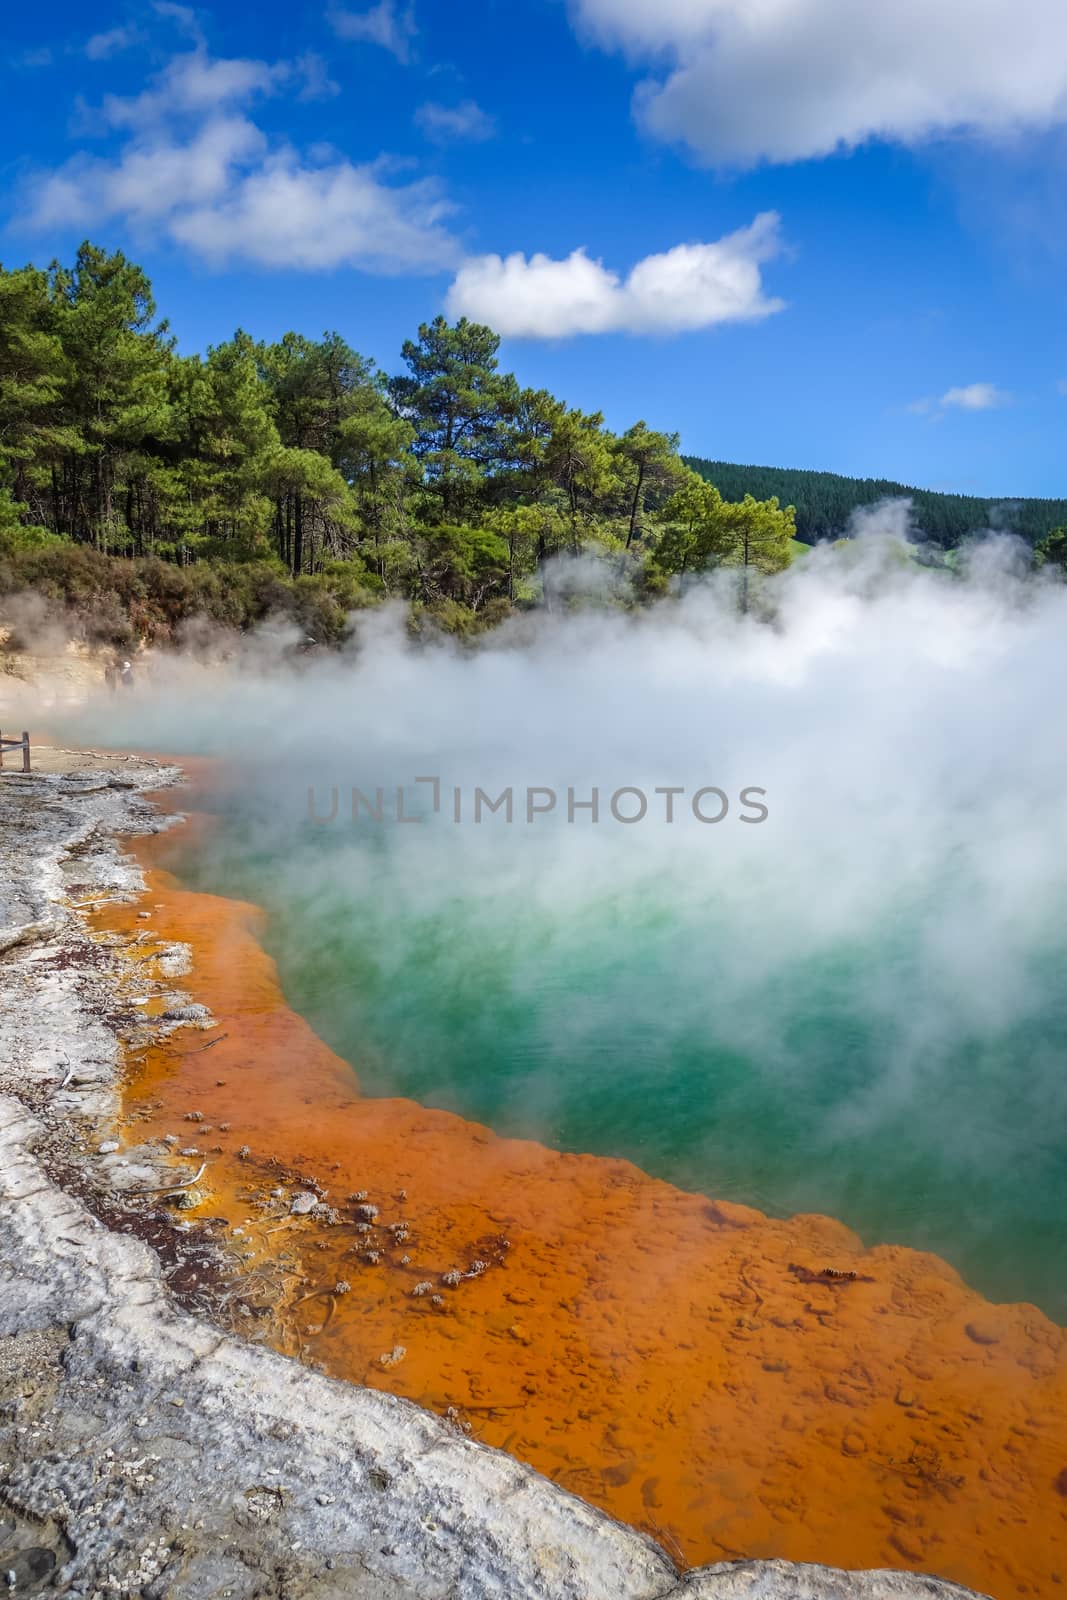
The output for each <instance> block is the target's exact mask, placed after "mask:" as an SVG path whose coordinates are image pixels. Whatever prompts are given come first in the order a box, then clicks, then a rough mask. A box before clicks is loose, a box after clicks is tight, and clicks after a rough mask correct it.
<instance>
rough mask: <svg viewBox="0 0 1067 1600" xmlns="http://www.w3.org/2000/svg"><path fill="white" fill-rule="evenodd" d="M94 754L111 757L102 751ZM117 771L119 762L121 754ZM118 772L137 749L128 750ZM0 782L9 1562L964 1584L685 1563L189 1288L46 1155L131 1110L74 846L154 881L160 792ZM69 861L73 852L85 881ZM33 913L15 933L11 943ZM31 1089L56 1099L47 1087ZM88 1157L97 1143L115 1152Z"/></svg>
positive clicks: (835, 1592)
mask: <svg viewBox="0 0 1067 1600" xmlns="http://www.w3.org/2000/svg"><path fill="white" fill-rule="evenodd" d="M77 770H78V771H83V772H87V771H91V772H92V773H93V774H94V775H97V776H98V775H99V774H100V771H101V763H100V761H99V759H98V758H93V760H92V761H86V762H84V763H82V765H81V766H80V768H78V769H77ZM104 771H105V772H106V771H107V768H106V767H105V768H104ZM111 771H112V774H114V771H115V769H114V768H112V769H111ZM158 781H159V780H158V775H154V774H153V772H152V770H151V768H150V767H149V766H148V765H147V764H145V765H141V766H138V765H136V764H132V765H130V766H129V767H126V768H123V769H122V781H121V786H116V787H111V786H110V785H109V784H108V783H106V782H105V783H102V784H100V785H99V786H98V787H89V786H84V787H82V788H80V789H78V790H77V792H76V793H75V792H72V791H73V789H74V785H73V784H72V782H71V781H70V779H69V778H64V777H63V776H61V775H60V774H58V773H53V774H51V775H48V774H42V775H41V776H40V777H38V778H36V779H35V780H34V781H33V782H29V783H22V784H14V783H11V782H9V781H7V780H6V779H3V780H0V884H3V885H4V889H5V893H6V904H5V905H4V906H3V907H0V951H5V952H6V953H4V954H3V955H0V1018H2V1021H3V1031H2V1036H0V1041H2V1042H0V1086H2V1088H3V1090H4V1091H6V1092H0V1456H2V1459H0V1567H2V1568H3V1569H4V1571H5V1572H10V1573H12V1574H13V1575H14V1576H15V1579H16V1582H15V1585H14V1587H11V1585H10V1579H8V1583H9V1592H11V1593H12V1594H14V1595H26V1594H32V1593H40V1592H43V1591H44V1590H45V1589H47V1590H48V1591H49V1592H51V1593H66V1594H70V1595H74V1596H84V1597H85V1600H96V1597H100V1600H104V1597H107V1596H113V1595H119V1596H121V1595H140V1596H145V1597H146V1600H224V1597H233V1600H253V1597H259V1596H278V1597H279V1600H281V1597H285V1600H341V1597H342V1596H343V1597H346V1600H410V1597H416V1596H417V1597H419V1600H445V1597H449V1600H452V1597H455V1600H481V1597H483V1596H484V1597H500V1600H512V1597H514V1600H527V1597H528V1600H534V1597H539V1596H540V1597H545V1600H654V1597H655V1600H681V1597H687V1600H852V1597H864V1600H890V1597H892V1600H920V1597H924V1600H965V1597H966V1596H967V1595H968V1594H969V1591H965V1590H963V1589H960V1588H957V1587H956V1586H955V1585H952V1584H948V1583H943V1582H940V1581H938V1580H937V1579H935V1578H925V1577H920V1576H914V1575H911V1574H907V1573H899V1572H869V1573H844V1572H837V1571H833V1570H831V1569H829V1568H824V1567H812V1566H793V1565H790V1564H789V1563H786V1562H738V1563H730V1564H726V1565H722V1566H715V1567H707V1568H704V1569H702V1570H701V1571H699V1572H693V1573H690V1574H688V1575H687V1576H685V1577H681V1576H680V1575H679V1574H678V1572H677V1571H676V1569H675V1567H674V1566H673V1564H672V1563H671V1562H670V1561H669V1560H668V1558H667V1556H666V1555H665V1554H664V1553H663V1552H662V1551H661V1550H660V1549H659V1548H658V1547H657V1546H655V1545H654V1544H652V1543H651V1542H650V1541H648V1540H647V1539H645V1538H643V1537H642V1536H641V1535H640V1534H638V1533H636V1532H634V1531H633V1530H632V1529H629V1528H626V1527H623V1526H621V1525H620V1524H618V1523H616V1522H613V1521H612V1520H611V1519H610V1518H609V1517H607V1516H605V1515H604V1514H603V1513H601V1512H599V1511H596V1510H594V1509H593V1508H592V1507H591V1506H588V1505H586V1504H585V1503H584V1502H582V1501H580V1500H578V1499H576V1498H574V1497H573V1496H572V1495H569V1494H567V1493H566V1492H565V1491H563V1490H562V1489H559V1488H558V1487H556V1486H555V1485H554V1484H552V1483H550V1482H549V1481H548V1480H547V1479H545V1478H542V1477H541V1476H540V1475H539V1474H537V1473H535V1472H533V1471H532V1470H531V1469H529V1468H527V1467H524V1466H522V1465H521V1464H520V1463H518V1462H517V1461H515V1460H513V1459H512V1458H511V1457H509V1456H506V1455H504V1454H502V1453H500V1452H499V1451H495V1450H490V1449H488V1448H486V1447H485V1446H483V1445H480V1444H477V1443H475V1442H472V1441H471V1440H469V1439H467V1438H465V1437H463V1436H462V1435H461V1434H460V1433H458V1432H456V1431H455V1430H453V1429H452V1428H450V1427H449V1426H448V1425H447V1424H445V1423H444V1422H442V1421H440V1420H439V1419H438V1418H436V1417H434V1416H432V1415H430V1414H429V1413H427V1412H424V1411H422V1410H420V1409H419V1408H418V1407H417V1406H414V1405H412V1404H410V1403H409V1402H407V1401H404V1400H399V1399H396V1398H394V1397H392V1396H389V1395H385V1394H380V1393H377V1392H375V1391H373V1390H368V1389H361V1388H358V1387H356V1386H354V1385H350V1384H345V1383H340V1382H336V1381H333V1380H331V1379H329V1378H326V1377H324V1376H322V1375H321V1374H319V1373H317V1372H314V1371H311V1370H309V1369H307V1368H305V1367H303V1366H301V1365H299V1364H298V1363H296V1362H293V1361H290V1360H288V1359H286V1358H285V1357H283V1356H280V1355H277V1354H275V1353H273V1352H271V1351H268V1350H265V1349H263V1348H262V1347H259V1346H253V1345H249V1344H244V1343H242V1342H240V1341H239V1340H238V1339H236V1338H234V1337H232V1336H230V1335H227V1334H223V1333H220V1331H219V1330H218V1329H216V1328H213V1327H212V1326H210V1325H209V1324H207V1323H205V1322H203V1321H200V1320H198V1319H196V1318H195V1317H193V1316H191V1315H189V1314H188V1313H186V1312H184V1311H182V1310H181V1309H180V1308H178V1307H177V1306H176V1305H175V1304H174V1302H173V1300H172V1299H171V1297H170V1295H169V1293H168V1291H167V1289H166V1286H165V1283H164V1281H163V1277H162V1273H161V1268H160V1264H159V1261H158V1259H157V1257H156V1256H155V1254H154V1253H153V1252H152V1251H151V1250H150V1249H149V1248H148V1246H146V1245H144V1244H142V1243H141V1242H139V1241H138V1240H137V1239H135V1238H133V1237H132V1236H130V1235H128V1234H120V1233H114V1232H111V1231H109V1230H108V1229H107V1228H106V1227H104V1226H103V1225H102V1224H101V1223H100V1222H98V1221H97V1220H96V1218H95V1217H94V1216H92V1215H91V1214H90V1212H89V1211H88V1210H87V1209H86V1207H85V1205H83V1203H82V1202H81V1200H79V1199H78V1198H76V1197H75V1196H74V1195H72V1194H70V1193H67V1192H66V1191H65V1190H64V1189H63V1188H61V1187H59V1186H58V1185H57V1184H56V1183H55V1182H53V1181H52V1180H51V1179H50V1177H49V1176H48V1174H47V1172H46V1171H45V1168H44V1166H43V1165H42V1161H41V1160H40V1159H39V1155H38V1152H39V1151H40V1149H41V1147H42V1145H43V1144H44V1143H45V1142H46V1141H47V1140H48V1139H49V1138H50V1136H51V1135H52V1134H54V1132H55V1129H56V1127H57V1126H58V1124H59V1123H60V1122H61V1121H62V1122H65V1123H67V1124H68V1125H69V1124H70V1119H71V1118H72V1117H74V1118H91V1119H94V1120H93V1121H92V1122H91V1123H90V1122H89V1121H86V1123H85V1127H86V1141H87V1150H89V1151H92V1152H95V1149H96V1144H94V1143H93V1135H94V1133H95V1136H96V1138H97V1141H98V1139H99V1137H100V1134H99V1132H98V1131H97V1130H98V1127H99V1123H98V1120H97V1119H99V1117H100V1115H101V1114H102V1113H103V1114H106V1113H107V1110H108V1108H109V1107H110V1108H111V1109H112V1110H113V1109H114V1104H115V1102H114V1068H115V1065H116V1063H117V1059H118V1046H117V1041H116V1039H115V1037H114V1035H113V1034H112V1033H111V1032H110V1031H109V1029H108V1026H107V1023H106V1021H105V1020H104V1019H103V1018H102V1016H101V1006H100V999H101V993H100V986H101V984H102V983H105V982H106V977H101V975H100V973H99V972H89V971H84V970H80V969H79V966H78V963H77V962H72V963H66V962H63V961H59V962H57V961H55V960H52V961H49V960H48V959H47V957H48V955H49V952H51V954H52V955H54V954H55V953H56V952H57V951H59V952H63V951H67V952H69V951H70V950H71V949H72V948H73V947H74V945H76V944H78V943H79V941H80V942H82V944H84V940H85V934H84V931H83V930H82V927H81V922H80V918H79V917H78V916H77V914H76V913H75V912H74V911H72V910H71V909H70V907H69V905H68V903H67V899H66V897H65V892H64V880H63V872H62V868H63V863H64V859H65V858H66V857H67V856H68V854H69V853H70V852H71V851H72V850H73V851H76V852H77V860H76V876H77V877H78V878H79V879H80V880H81V883H82V886H83V887H84V886H85V885H93V886H95V887H96V889H97V892H98V893H102V892H103V889H104V887H105V886H107V887H108V888H110V889H111V890H114V889H116V888H117V889H123V888H130V887H133V886H135V883H136V879H135V875H134V874H133V871H132V869H131V867H130V865H129V863H128V862H126V861H125V860H124V858H123V857H122V856H121V854H120V852H119V851H118V849H117V847H116V846H115V844H114V840H113V836H114V834H115V832H116V831H119V830H129V829H131V828H137V827H146V826H151V825H152V823H151V820H150V815H149V813H148V811H147V809H146V807H145V802H144V801H143V799H141V797H140V795H139V793H138V791H139V790H140V789H143V788H146V787H150V786H151V784H152V783H153V782H158ZM70 880H71V872H70V863H68V865H67V881H68V882H70ZM10 935H14V936H15V937H10ZM28 1106H32V1107H33V1109H32V1110H30V1109H27V1107H28ZM88 1159H90V1160H92V1159H97V1158H96V1157H95V1154H93V1155H91V1156H89V1158H88Z"/></svg>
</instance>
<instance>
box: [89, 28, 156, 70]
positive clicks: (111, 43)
mask: <svg viewBox="0 0 1067 1600" xmlns="http://www.w3.org/2000/svg"><path fill="white" fill-rule="evenodd" d="M141 38H142V35H141V30H140V29H139V28H135V27H134V26H133V24H132V23H127V24H125V25H124V26H122V27H119V28H108V30H107V31H106V32H105V33H94V34H93V36H92V38H91V39H87V40H86V43H85V54H86V55H87V56H88V57H89V60H90V61H107V60H109V59H110V57H111V56H115V55H118V54H119V52H120V51H122V50H129V49H130V47H131V46H132V45H135V44H139V43H140V42H141Z"/></svg>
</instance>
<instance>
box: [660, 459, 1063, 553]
mask: <svg viewBox="0 0 1067 1600" xmlns="http://www.w3.org/2000/svg"><path fill="white" fill-rule="evenodd" d="M683 460H684V461H685V462H686V463H687V465H689V466H690V467H692V468H693V470H694V471H695V472H699V473H700V474H701V475H702V476H703V477H705V478H709V479H710V480H711V481H712V483H714V484H715V486H716V488H717V489H719V490H720V492H721V493H722V495H723V496H724V498H725V499H727V500H740V499H743V497H744V496H745V495H746V494H751V495H754V496H755V497H756V499H757V500H766V499H768V498H769V497H770V496H771V495H777V496H778V499H779V500H780V501H781V503H782V505H792V506H796V509H797V533H798V535H799V537H800V538H801V539H803V540H804V541H805V542H806V543H808V544H814V543H816V541H817V540H819V539H837V538H840V537H841V535H842V534H843V533H844V532H845V531H846V529H847V526H848V519H849V517H850V516H851V514H852V512H853V511H854V510H855V509H856V507H857V506H868V505H872V504H873V503H874V502H875V501H878V500H889V499H898V498H900V497H901V496H907V497H908V498H909V499H911V500H912V501H913V502H914V506H915V522H916V528H917V531H918V532H919V533H920V534H921V535H922V536H923V537H924V538H925V539H928V540H929V541H930V542H931V543H933V544H939V545H942V546H943V547H944V548H945V549H951V548H952V547H953V546H954V545H958V544H959V543H960V541H961V540H963V539H965V538H966V537H967V535H968V534H971V533H976V532H981V531H983V530H984V529H987V528H991V527H992V528H1002V529H1004V530H1005V531H1008V532H1012V533H1018V534H1020V535H1021V536H1022V538H1024V539H1026V540H1027V542H1028V543H1030V544H1036V543H1037V541H1038V540H1039V539H1043V538H1044V537H1045V535H1046V533H1048V532H1049V531H1050V530H1051V529H1052V528H1058V527H1062V526H1063V525H1064V524H1067V500H1026V499H1023V500H994V499H988V500H983V499H978V498H977V497H975V496H973V495H965V494H939V493H937V492H936V491H935V490H933V489H914V488H912V487H911V486H910V485H908V484H904V483H892V482H891V481H890V480H889V479H886V478H845V477H842V476H841V475H840V474H839V473H836V472H809V471H805V470H803V469H800V468H795V467H746V466H739V465H738V464H737V463H736V462H731V461H705V460H704V459H702V458H701V457H700V456H684V457H683Z"/></svg>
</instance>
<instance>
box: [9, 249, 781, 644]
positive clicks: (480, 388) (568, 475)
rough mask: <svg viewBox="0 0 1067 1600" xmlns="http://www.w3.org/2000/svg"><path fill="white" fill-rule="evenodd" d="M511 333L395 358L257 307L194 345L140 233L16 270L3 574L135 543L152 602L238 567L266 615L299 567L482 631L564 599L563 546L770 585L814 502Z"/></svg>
mask: <svg viewBox="0 0 1067 1600" xmlns="http://www.w3.org/2000/svg"><path fill="white" fill-rule="evenodd" d="M498 348H499V339H498V337H497V335H496V334H495V333H493V331H492V330H491V329H489V328H487V327H483V326H480V325H477V324H474V323H471V322H468V321H466V320H465V319H464V320H460V321H459V322H457V323H456V324H454V325H450V324H449V323H448V322H446V321H445V320H444V319H443V318H441V317H438V318H437V319H436V320H435V321H433V322H431V323H428V324H424V325H423V326H422V327H420V328H419V330H418V334H417V337H416V338H414V339H411V340H409V341H407V342H406V343H405V344H404V346H403V348H402V351H401V368H402V370H401V371H400V372H399V373H398V374H395V375H388V374H386V373H383V372H382V371H380V370H379V369H378V368H377V367H376V366H375V364H374V363H373V362H371V361H370V360H368V359H367V358H365V357H364V356H361V355H359V354H358V353H357V352H356V351H355V350H353V349H352V348H351V347H350V346H349V345H348V344H347V343H346V341H345V340H344V338H343V337H342V336H341V335H340V334H338V333H327V334H325V335H324V336H323V337H322V338H321V339H318V340H313V339H308V338H305V337H304V336H303V335H301V334H297V333H287V334H286V335H285V336H284V337H283V338H281V339H280V340H278V341H277V342H276V343H270V344H268V343H263V342H257V341H256V340H255V339H254V338H253V337H252V336H251V335H250V334H248V333H246V332H244V331H242V330H238V331H237V332H236V333H235V334H234V336H233V338H232V339H229V340H228V341H226V342H225V343H223V344H219V345H216V346H214V347H212V348H210V349H209V350H208V351H207V352H206V353H205V354H203V355H200V354H193V355H182V354H180V353H179V352H178V349H177V346H176V342H175V339H174V337H173V336H172V334H171V331H170V329H169V326H168V324H167V322H166V321H162V320H159V319H158V318H157V312H156V305H155V302H154V299H153V295H152V288H151V284H150V282H149V279H148V277H147V275H146V274H145V272H144V271H143V269H142V268H141V267H139V266H138V265H136V264H135V263H134V262H132V261H129V260H128V259H127V258H126V257H125V256H124V255H123V254H122V253H120V252H114V253H108V252H106V251H104V250H102V249H100V248H98V247H96V246H94V245H92V244H89V243H86V244H83V245H82V247H81V248H80V249H79V251H78V252H77V256H76V259H75V261H74V263H73V265H71V266H63V265H61V264H59V263H53V264H52V265H51V266H50V267H48V268H47V269H40V268H36V267H33V266H27V267H20V268H15V269H4V268H3V267H0V558H2V559H3V561H4V562H5V563H6V569H5V570H6V574H7V576H6V577H5V576H4V574H3V573H0V582H3V583H5V584H6V585H7V586H8V587H10V585H11V583H12V582H14V581H16V579H18V578H19V577H20V575H21V580H22V581H25V579H26V575H27V574H29V575H30V577H31V578H33V577H34V575H36V580H37V581H39V582H41V583H42V584H43V585H44V586H45V587H46V588H48V586H49V585H51V586H52V587H53V588H55V587H56V586H57V585H58V586H59V587H60V588H62V585H63V581H64V574H67V575H69V574H70V573H73V574H75V576H76V578H77V581H79V582H82V583H85V584H89V585H90V586H91V585H92V584H93V583H99V582H102V581H103V580H102V579H101V578H100V574H101V572H103V571H104V570H105V568H104V566H102V563H112V564H113V563H115V561H116V558H117V559H118V560H120V561H125V562H128V563H132V566H131V567H130V568H129V569H126V570H124V572H123V574H122V575H121V577H115V576H114V568H113V567H112V568H110V569H109V570H111V571H112V578H111V579H110V580H108V581H110V582H112V584H113V585H114V586H116V592H117V591H118V590H121V591H122V593H123V595H124V596H125V595H127V591H129V595H128V596H127V599H128V602H129V604H130V605H133V604H134V603H135V600H136V592H135V591H138V586H140V588H141V589H143V588H144V586H145V584H146V583H149V577H150V578H151V583H149V588H152V587H153V586H154V590H153V592H154V591H155V590H159V591H161V592H162V591H164V590H166V591H168V592H170V593H172V594H174V595H177V594H179V593H181V594H183V595H187V596H190V597H191V598H190V599H189V601H188V606H187V607H186V609H189V608H191V607H193V606H195V604H197V603H199V604H201V606H202V607H203V608H204V609H206V610H207V612H208V613H209V614H213V613H214V611H215V610H217V606H215V604H214V603H213V602H212V600H211V597H212V595H213V594H216V598H217V599H218V598H219V596H218V594H217V593H216V592H217V591H218V590H219V587H220V585H219V582H218V581H217V575H218V574H219V573H220V572H225V574H226V576H227V581H228V582H230V583H231V584H233V585H236V586H237V588H238V589H241V588H242V585H243V590H242V592H246V591H247V592H251V590H252V589H254V590H255V591H256V594H257V595H259V596H260V599H257V600H255V601H254V602H251V601H250V602H249V604H250V606H251V611H252V612H253V613H254V612H255V611H256V610H257V609H259V610H263V609H264V608H269V607H270V606H271V605H272V604H273V605H275V606H277V605H278V603H279V601H280V598H281V596H282V595H283V592H289V591H293V589H294V586H295V587H296V590H298V591H299V593H301V594H303V595H305V596H307V595H319V596H320V597H321V596H324V595H325V596H329V597H332V601H333V609H334V612H335V613H336V614H337V615H338V616H340V615H342V614H343V613H344V611H345V610H346V608H351V607H352V606H353V605H359V604H370V603H373V602H374V601H375V600H377V599H380V598H384V597H397V598H401V599H403V600H406V601H408V602H409V603H410V604H411V606H412V608H413V610H414V611H415V612H417V613H424V612H425V613H428V614H430V615H431V616H433V617H434V618H435V619H436V620H437V622H438V623H440V624H441V625H442V626H444V627H446V628H449V629H453V630H455V631H459V632H467V631H472V630H475V629H478V628H482V627H485V626H488V625H491V624H492V623H493V622H496V621H499V620H500V619H502V618H503V617H504V616H507V615H508V614H510V612H511V611H512V610H513V609H514V608H516V607H521V606H523V605H529V604H536V603H538V601H539V598H540V597H541V595H542V594H543V590H544V585H543V581H542V579H543V574H544V572H545V569H546V564H547V563H549V562H550V561H551V560H552V558H553V557H557V556H561V555H567V554H577V553H579V552H585V553H587V552H589V551H593V552H595V553H597V554H599V555H601V556H603V557H604V558H605V559H606V560H607V561H609V562H617V563H618V568H619V571H620V572H624V573H625V574H626V576H627V580H628V593H629V594H630V596H631V598H632V602H633V603H642V602H643V601H644V600H646V599H648V600H651V599H653V598H654V597H655V596H657V595H659V594H661V593H663V592H665V591H667V590H669V589H671V588H672V587H674V586H675V585H676V583H677V581H678V580H679V579H682V580H684V578H685V576H686V575H688V574H693V573H697V572H702V571H705V570H707V569H708V568H709V567H710V566H728V567H736V568H738V570H739V571H740V572H741V573H742V574H743V576H744V579H745V584H744V590H745V591H746V592H747V581H748V578H749V576H750V574H751V573H754V572H769V571H776V570H778V569H779V568H781V567H783V566H785V565H787V564H788V561H789V559H790V555H791V551H792V548H793V545H792V540H793V536H794V533H795V521H794V515H793V511H792V509H791V508H790V507H786V508H783V507H781V506H780V505H779V504H778V502H777V500H776V499H774V498H773V497H770V498H768V499H766V500H763V501H760V500H757V499H756V498H755V497H754V496H752V495H742V496H740V497H739V498H738V500H737V501H736V502H731V501H729V500H727V499H725V498H724V496H723V495H722V494H721V493H720V492H719V490H718V489H717V488H713V487H712V486H711V485H710V484H708V483H705V482H704V480H703V478H702V477H701V476H700V475H699V474H696V473H694V472H692V471H691V470H690V469H689V467H687V466H686V464H685V463H684V462H683V461H682V459H681V458H680V456H679V454H678V440H677V438H676V437H675V436H674V435H670V434H665V433H661V432H658V431H656V430H654V429H652V428H649V427H648V426H647V425H646V423H644V422H643V421H638V422H635V423H634V424H633V426H632V427H630V428H628V429H627V430H626V431H625V432H622V433H613V432H611V431H610V430H609V429H608V428H606V427H605V425H604V419H603V416H602V414H601V413H599V412H583V411H581V410H577V409H575V408H573V407H570V406H567V405H566V404H565V403H564V402H562V401H560V400H558V399H556V398H555V397H554V396H552V395H551V394H549V393H548V392H547V391H546V390H543V389H536V390H535V389H529V388H524V387H522V385H521V384H520V383H519V381H518V379H517V378H516V377H515V376H514V375H513V374H511V373H507V372H502V371H501V370H500V367H499V363H498ZM13 573H14V577H12V574H13ZM137 574H139V576H137ZM179 574H181V576H179ZM71 581H74V580H73V579H72V580H71ZM223 587H225V585H223ZM156 598H157V599H158V596H157V597H156ZM127 599H124V600H123V604H126V603H127ZM155 603H156V601H155V600H153V604H155ZM220 603H221V599H220ZM146 604H147V601H146ZM175 604H176V605H177V602H175ZM184 604H185V602H184V601H183V602H182V605H184ZM172 609H173V607H172ZM178 609H179V610H181V609H182V606H181V605H179V606H178ZM282 609H284V606H283V607H282ZM157 610H158V606H157ZM237 620H239V621H246V620H248V618H247V617H245V616H241V617H239V618H238V619H237Z"/></svg>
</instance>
